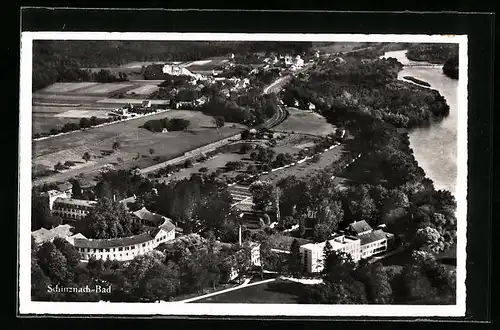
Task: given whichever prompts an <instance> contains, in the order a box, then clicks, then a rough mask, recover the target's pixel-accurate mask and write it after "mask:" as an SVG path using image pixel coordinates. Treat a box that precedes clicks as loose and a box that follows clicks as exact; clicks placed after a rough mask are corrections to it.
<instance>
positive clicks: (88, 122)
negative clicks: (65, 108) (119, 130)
mask: <svg viewBox="0 0 500 330" xmlns="http://www.w3.org/2000/svg"><path fill="white" fill-rule="evenodd" d="M116 120H119V118H118V117H112V118H97V117H95V116H92V117H90V118H82V119H80V121H79V122H78V123H75V122H70V123H66V124H64V125H63V126H61V127H60V128H56V127H54V128H51V129H50V131H49V132H46V133H34V134H33V138H34V139H38V138H41V137H44V136H50V135H56V134H59V133H67V132H73V131H78V130H81V129H85V128H90V127H93V126H97V125H100V124H104V123H109V122H112V121H116Z"/></svg>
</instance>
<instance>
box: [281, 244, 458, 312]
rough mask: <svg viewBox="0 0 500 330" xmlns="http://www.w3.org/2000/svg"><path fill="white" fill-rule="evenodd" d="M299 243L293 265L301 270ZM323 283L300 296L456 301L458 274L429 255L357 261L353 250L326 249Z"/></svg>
mask: <svg viewBox="0 0 500 330" xmlns="http://www.w3.org/2000/svg"><path fill="white" fill-rule="evenodd" d="M296 250H297V247H296V246H293V245H292V247H291V253H290V267H291V268H293V269H294V270H295V271H296V272H297V273H300V261H297V260H296V254H297V253H296ZM323 254H324V256H323V260H324V268H323V270H322V272H321V276H322V278H323V284H319V285H312V286H308V287H307V288H306V289H305V292H304V294H303V295H302V297H301V298H300V301H301V302H302V303H312V304H367V303H371V304H391V303H395V304H401V303H404V304H422V305H424V304H454V303H455V285H456V284H455V277H454V274H453V272H449V271H448V270H446V268H445V266H443V265H441V264H439V263H437V262H436V261H435V260H434V259H432V258H428V259H426V260H422V261H416V260H415V261H414V262H413V263H410V264H408V265H405V266H404V267H402V266H399V267H397V268H396V269H394V267H385V266H383V265H381V264H380V263H375V264H369V263H367V262H364V261H362V262H360V263H359V264H358V265H356V264H355V263H354V262H353V261H352V259H351V257H350V255H349V254H346V253H343V252H337V251H333V250H332V247H331V245H330V244H329V243H327V244H326V245H325V248H324V251H323Z"/></svg>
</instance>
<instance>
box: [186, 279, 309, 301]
mask: <svg viewBox="0 0 500 330" xmlns="http://www.w3.org/2000/svg"><path fill="white" fill-rule="evenodd" d="M303 290H304V284H301V283H296V282H292V281H285V280H275V281H271V282H267V283H263V284H257V285H254V286H249V287H243V288H242V289H239V290H234V291H230V292H227V293H222V294H219V295H215V296H212V297H208V298H205V299H201V300H196V301H194V302H195V303H250V304H251V303H253V304H266V303H267V304H296V303H297V302H298V298H299V296H300V294H301V293H302V292H303Z"/></svg>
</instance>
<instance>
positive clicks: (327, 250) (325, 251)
mask: <svg viewBox="0 0 500 330" xmlns="http://www.w3.org/2000/svg"><path fill="white" fill-rule="evenodd" d="M332 253H333V247H332V244H330V241H326V243H325V247H324V248H323V260H326V259H328V257H329V256H330V255H332Z"/></svg>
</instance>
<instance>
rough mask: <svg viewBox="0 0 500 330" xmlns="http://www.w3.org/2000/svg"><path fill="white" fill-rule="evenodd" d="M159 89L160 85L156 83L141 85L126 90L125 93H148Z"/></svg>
mask: <svg viewBox="0 0 500 330" xmlns="http://www.w3.org/2000/svg"><path fill="white" fill-rule="evenodd" d="M159 89H160V87H158V86H157V85H143V86H139V87H137V88H134V89H131V90H129V91H127V94H131V93H135V94H139V95H149V94H151V93H153V92H156V91H157V90H159Z"/></svg>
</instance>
